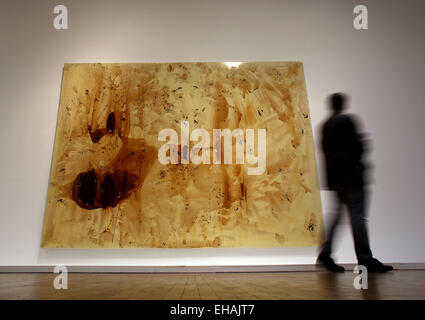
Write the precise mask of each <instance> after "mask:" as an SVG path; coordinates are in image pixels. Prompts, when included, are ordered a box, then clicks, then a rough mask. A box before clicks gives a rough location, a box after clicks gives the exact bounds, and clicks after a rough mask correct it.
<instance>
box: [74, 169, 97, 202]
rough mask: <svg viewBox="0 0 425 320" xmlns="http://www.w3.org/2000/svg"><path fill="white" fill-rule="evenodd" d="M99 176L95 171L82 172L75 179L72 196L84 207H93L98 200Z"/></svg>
mask: <svg viewBox="0 0 425 320" xmlns="http://www.w3.org/2000/svg"><path fill="white" fill-rule="evenodd" d="M96 190H97V177H96V173H95V171H94V170H93V169H92V170H89V171H87V172H82V173H80V174H79V175H78V176H77V178H75V180H74V184H73V186H72V196H73V198H74V200H75V201H76V202H77V204H78V205H79V206H80V207H82V208H84V209H92V207H93V205H94V202H95V200H96Z"/></svg>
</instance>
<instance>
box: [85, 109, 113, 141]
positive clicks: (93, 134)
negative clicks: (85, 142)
mask: <svg viewBox="0 0 425 320" xmlns="http://www.w3.org/2000/svg"><path fill="white" fill-rule="evenodd" d="M115 128H116V121H115V113H114V112H111V113H110V114H109V115H108V118H107V119H106V128H100V129H96V130H94V131H92V128H91V126H88V131H89V134H90V138H91V141H92V142H93V143H97V142H99V140H100V139H101V138H102V137H103V136H104V135H106V134H108V133H109V134H113V133H114V131H115Z"/></svg>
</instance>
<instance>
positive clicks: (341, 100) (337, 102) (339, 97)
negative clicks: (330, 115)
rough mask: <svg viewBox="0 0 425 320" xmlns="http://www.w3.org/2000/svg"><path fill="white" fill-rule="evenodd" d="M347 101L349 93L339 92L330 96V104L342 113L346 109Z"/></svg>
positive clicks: (337, 111) (336, 111) (333, 109)
mask: <svg viewBox="0 0 425 320" xmlns="http://www.w3.org/2000/svg"><path fill="white" fill-rule="evenodd" d="M346 101H347V95H345V94H343V93H341V92H338V93H334V94H331V95H330V96H329V106H330V108H331V110H332V111H334V112H335V113H340V112H342V111H344V109H345V102H346Z"/></svg>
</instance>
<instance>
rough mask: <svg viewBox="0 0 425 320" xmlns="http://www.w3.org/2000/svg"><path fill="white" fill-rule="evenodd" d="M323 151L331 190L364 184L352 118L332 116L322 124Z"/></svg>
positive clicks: (358, 138)
mask: <svg viewBox="0 0 425 320" xmlns="http://www.w3.org/2000/svg"><path fill="white" fill-rule="evenodd" d="M322 148H323V151H324V154H325V162H326V173H327V182H328V186H329V188H330V189H333V190H334V189H337V188H338V187H340V186H360V185H363V184H364V178H363V172H364V165H363V163H362V156H363V153H364V150H363V144H362V141H361V139H360V136H359V134H358V133H357V130H356V124H355V121H354V119H353V117H352V116H349V115H347V114H334V115H332V116H331V117H330V118H329V119H328V120H327V121H326V122H325V123H324V125H323V128H322Z"/></svg>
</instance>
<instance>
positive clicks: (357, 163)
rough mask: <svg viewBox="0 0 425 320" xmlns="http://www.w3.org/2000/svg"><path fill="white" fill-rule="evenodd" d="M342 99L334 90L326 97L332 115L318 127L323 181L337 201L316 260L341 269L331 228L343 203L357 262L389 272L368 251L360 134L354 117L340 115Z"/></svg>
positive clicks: (333, 228) (375, 269) (338, 269)
mask: <svg viewBox="0 0 425 320" xmlns="http://www.w3.org/2000/svg"><path fill="white" fill-rule="evenodd" d="M346 100H347V96H346V95H345V94H342V93H335V94H332V95H331V96H330V97H329V104H330V108H331V111H332V114H331V116H330V117H329V119H328V120H327V121H326V122H325V123H324V125H323V127H322V148H323V152H324V156H325V163H326V177H327V183H328V186H329V189H330V190H333V191H335V193H336V198H337V203H336V212H335V214H334V217H333V221H332V222H331V224H330V229H329V232H328V234H327V238H326V241H325V243H324V245H323V247H322V250H321V252H320V254H319V256H318V258H317V262H318V264H321V265H323V266H325V267H326V269H328V270H329V271H334V272H343V271H344V268H343V267H342V266H339V265H337V264H335V262H334V260H333V259H332V257H331V254H332V241H333V238H334V234H335V230H336V227H337V225H338V223H339V221H340V218H341V215H342V211H343V207H344V205H345V206H346V207H347V209H348V212H349V215H350V220H351V228H352V232H353V238H354V248H355V251H356V255H357V261H358V264H359V265H364V266H366V267H367V269H368V271H369V272H387V271H391V270H392V269H393V267H392V266H386V265H383V264H382V263H381V262H379V261H378V260H377V259H375V258H373V256H372V251H371V250H370V246H369V236H368V232H367V227H366V203H365V202H366V201H365V198H366V192H365V188H364V184H365V177H364V172H365V166H364V164H363V155H364V153H365V146H364V141H363V139H362V135H361V134H360V133H359V132H358V131H357V125H356V121H355V119H354V117H353V116H350V115H348V114H343V111H344V109H345V102H346Z"/></svg>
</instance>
